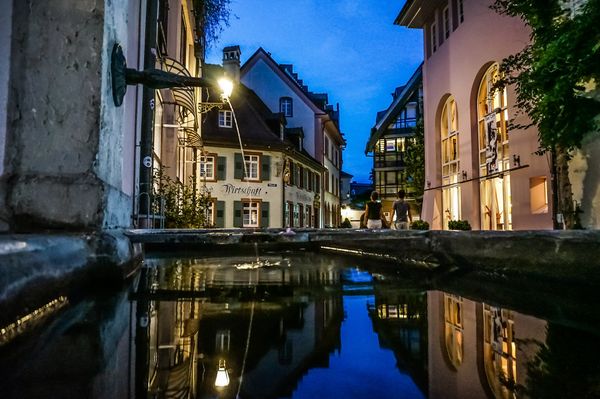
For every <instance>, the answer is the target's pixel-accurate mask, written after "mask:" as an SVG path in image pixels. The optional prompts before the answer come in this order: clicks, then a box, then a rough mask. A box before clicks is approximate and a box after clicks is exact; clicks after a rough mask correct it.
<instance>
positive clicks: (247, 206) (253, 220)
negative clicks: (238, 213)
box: [242, 202, 260, 227]
mask: <svg viewBox="0 0 600 399" xmlns="http://www.w3.org/2000/svg"><path fill="white" fill-rule="evenodd" d="M259 204H260V203H259V202H244V209H243V214H242V217H243V219H242V223H243V224H242V226H243V227H258V220H259V219H258V212H259V210H260V209H259V208H260V205H259Z"/></svg>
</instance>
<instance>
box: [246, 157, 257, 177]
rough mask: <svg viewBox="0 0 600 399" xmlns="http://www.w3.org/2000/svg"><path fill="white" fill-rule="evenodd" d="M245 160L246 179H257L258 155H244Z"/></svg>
mask: <svg viewBox="0 0 600 399" xmlns="http://www.w3.org/2000/svg"><path fill="white" fill-rule="evenodd" d="M244 160H245V161H246V173H247V178H248V180H258V179H259V174H258V167H259V165H260V156H258V155H244Z"/></svg>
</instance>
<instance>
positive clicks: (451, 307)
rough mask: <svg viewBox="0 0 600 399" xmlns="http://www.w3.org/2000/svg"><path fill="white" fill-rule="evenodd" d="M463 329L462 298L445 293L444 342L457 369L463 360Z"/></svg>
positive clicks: (449, 357)
mask: <svg viewBox="0 0 600 399" xmlns="http://www.w3.org/2000/svg"><path fill="white" fill-rule="evenodd" d="M463 329H464V326H463V304H462V298H460V297H457V296H454V295H448V294H444V343H445V344H446V353H447V354H448V359H449V360H450V363H451V364H452V365H453V366H454V368H457V369H458V366H460V365H461V364H462V361H463V346H464V345H463V339H464V335H463Z"/></svg>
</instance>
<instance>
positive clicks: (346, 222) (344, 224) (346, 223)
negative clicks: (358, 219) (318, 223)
mask: <svg viewBox="0 0 600 399" xmlns="http://www.w3.org/2000/svg"><path fill="white" fill-rule="evenodd" d="M340 228H342V229H351V228H352V223H350V220H349V219H348V218H345V219H344V221H343V222H342V224H340Z"/></svg>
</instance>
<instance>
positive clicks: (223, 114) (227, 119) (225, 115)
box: [219, 111, 233, 127]
mask: <svg viewBox="0 0 600 399" xmlns="http://www.w3.org/2000/svg"><path fill="white" fill-rule="evenodd" d="M232 126H233V117H232V113H231V111H219V127H232Z"/></svg>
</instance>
